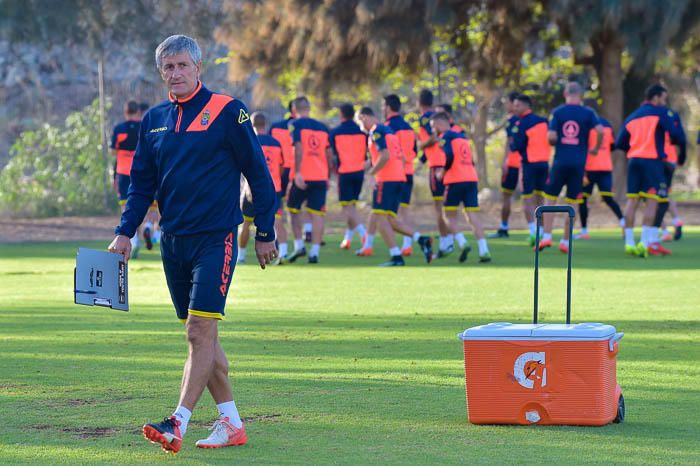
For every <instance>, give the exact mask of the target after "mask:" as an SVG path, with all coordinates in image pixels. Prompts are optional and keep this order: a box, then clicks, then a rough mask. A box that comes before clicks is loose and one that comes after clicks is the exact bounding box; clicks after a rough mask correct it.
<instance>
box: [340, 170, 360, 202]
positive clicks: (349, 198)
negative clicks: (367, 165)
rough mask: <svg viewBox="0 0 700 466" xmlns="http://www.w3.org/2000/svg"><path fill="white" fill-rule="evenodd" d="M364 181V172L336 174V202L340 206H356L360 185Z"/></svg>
mask: <svg viewBox="0 0 700 466" xmlns="http://www.w3.org/2000/svg"><path fill="white" fill-rule="evenodd" d="M364 181H365V172H364V170H360V171H357V172H350V173H339V174H338V201H339V202H340V205H349V204H357V201H358V200H360V193H361V192H362V183H363V182H364Z"/></svg>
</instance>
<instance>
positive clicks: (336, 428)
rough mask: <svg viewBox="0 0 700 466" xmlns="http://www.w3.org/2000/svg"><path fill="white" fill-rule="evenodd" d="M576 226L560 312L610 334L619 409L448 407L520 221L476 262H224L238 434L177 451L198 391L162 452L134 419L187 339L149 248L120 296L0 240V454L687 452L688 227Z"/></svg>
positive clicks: (327, 258)
mask: <svg viewBox="0 0 700 466" xmlns="http://www.w3.org/2000/svg"><path fill="white" fill-rule="evenodd" d="M594 236H595V238H594V239H593V240H591V241H588V242H585V243H584V242H577V243H575V245H574V273H573V280H574V287H573V303H574V304H573V319H574V321H577V322H581V321H593V322H605V323H609V324H612V325H614V326H616V327H617V329H618V330H619V331H624V332H625V334H626V336H625V338H624V339H623V340H622V342H621V351H620V354H619V356H618V382H619V383H620V385H621V386H622V390H623V392H624V395H625V399H626V401H627V419H626V422H625V423H624V424H619V425H609V426H605V427H599V428H583V427H511V426H474V425H470V424H468V423H467V419H466V408H465V396H464V395H465V394H464V374H463V355H462V346H461V342H460V341H459V340H458V339H457V336H456V335H457V333H458V332H461V331H462V330H464V329H465V328H468V327H471V326H474V325H478V324H483V323H487V322H494V321H511V322H521V323H527V322H528V321H529V320H530V319H531V312H532V278H533V277H532V262H533V255H532V252H531V251H530V250H529V249H528V248H526V247H524V246H523V244H524V243H523V242H524V235H523V234H520V235H515V236H514V237H513V238H511V239H510V240H500V241H499V240H494V241H492V242H491V249H492V254H493V257H494V262H493V263H491V264H487V265H480V264H477V263H475V262H473V259H470V262H469V263H467V264H465V265H462V266H458V264H457V259H456V257H455V256H453V257H450V258H448V259H445V260H443V261H441V262H439V263H435V264H433V265H431V266H426V265H425V264H423V263H422V262H421V261H420V259H419V258H418V257H414V258H411V259H410V260H409V261H408V266H407V267H405V268H403V269H381V268H378V267H376V266H375V265H376V264H377V263H378V262H380V261H381V260H383V259H384V257H385V256H384V255H385V253H386V251H385V250H384V249H382V248H379V251H378V256H376V257H374V258H363V259H359V258H355V257H353V256H352V254H351V253H347V252H341V251H339V250H337V249H336V239H337V238H332V240H331V241H330V244H329V246H327V247H325V248H324V249H323V250H322V254H321V261H322V263H321V264H319V265H318V266H310V265H307V264H305V263H304V264H301V265H297V266H293V265H288V266H282V267H273V268H270V269H268V270H266V271H264V272H263V271H261V270H260V269H259V268H258V267H256V266H253V265H246V266H241V267H239V268H237V270H236V273H235V279H234V282H233V286H232V288H231V293H230V295H229V302H228V313H227V318H226V321H225V322H224V323H223V324H222V325H221V330H220V333H221V337H222V342H223V346H224V348H225V349H226V351H227V353H228V355H229V358H230V359H231V363H232V380H233V385H234V395H235V398H236V401H237V403H238V406H239V408H240V410H241V414H242V415H243V417H244V418H245V419H247V431H248V435H249V438H250V442H249V443H248V445H246V446H244V447H238V448H235V449H232V448H229V449H224V450H198V449H196V448H194V441H195V440H197V439H199V438H203V437H205V436H206V435H207V430H206V427H207V426H208V425H209V424H210V423H211V421H212V420H213V419H214V416H215V415H216V412H215V407H214V403H213V402H212V400H211V398H210V397H209V395H208V394H205V395H204V397H203V399H202V401H201V402H200V405H199V406H198V408H197V410H196V411H195V413H194V416H193V419H192V421H191V424H190V429H189V430H188V433H187V436H186V437H185V444H184V446H183V449H182V451H181V452H180V453H179V454H178V455H177V457H175V458H173V457H171V456H167V455H165V454H164V453H163V452H161V451H160V449H159V448H157V447H156V446H154V445H151V444H149V443H147V442H146V441H145V440H144V439H143V438H142V436H141V433H140V428H141V425H142V424H144V423H145V422H150V421H153V420H159V419H160V418H162V417H163V416H165V415H169V414H170V413H171V412H172V409H173V408H174V406H175V404H176V402H177V398H178V390H179V384H180V377H181V370H182V365H183V361H184V358H185V355H186V346H185V340H184V334H183V327H182V325H181V324H180V323H179V321H178V320H177V319H176V318H175V316H174V311H173V310H172V305H171V303H170V299H169V295H168V291H167V288H166V286H165V280H164V277H163V273H162V269H161V265H160V259H159V257H158V255H157V254H156V253H149V254H147V255H145V256H142V259H140V260H138V261H135V262H133V263H131V265H130V271H129V273H130V279H131V280H130V287H131V288H130V301H131V311H130V312H129V313H121V312H117V311H109V310H104V309H100V308H88V307H79V306H75V305H73V298H72V291H71V290H72V280H73V277H72V273H73V265H74V260H75V252H76V250H77V247H78V246H79V244H78V243H60V244H22V245H0V356H1V357H0V464H18V463H40V464H154V463H156V462H158V463H161V462H162V463H166V462H168V463H175V462H177V463H178V464H206V463H212V464H250V463H256V464H290V463H294V464H323V465H325V464H369V463H373V464H474V463H477V464H526V463H529V464H584V463H585V464H664V465H667V464H699V463H700V447H699V445H700V444H699V443H698V439H699V438H700V415H699V413H700V387H699V385H698V382H700V366H699V365H698V361H700V333H699V330H700V309H699V307H700V305H699V304H698V303H699V301H698V278H700V275H699V274H698V265H699V264H700V260H699V259H700V254H699V251H700V230H699V229H697V228H696V229H694V230H693V229H689V231H688V234H687V235H686V238H684V240H683V241H681V242H678V243H675V244H672V245H671V247H672V248H673V251H674V254H673V256H671V257H665V258H650V259H647V260H642V259H636V258H632V257H626V256H624V255H623V254H622V240H621V239H620V238H619V231H617V230H615V231H614V232H613V231H612V230H610V231H607V232H595V235H594ZM380 243H381V242H380ZM106 244H107V242H105V243H87V244H80V246H89V247H95V248H103V247H106ZM249 257H250V255H249ZM542 264H543V270H542V274H541V283H543V286H542V290H541V312H542V313H541V317H542V320H544V321H548V322H559V321H561V320H562V319H563V315H564V283H565V282H564V279H565V273H564V268H563V267H564V266H565V256H564V255H562V254H560V253H559V252H558V251H547V252H546V253H545V254H544V256H543V258H542Z"/></svg>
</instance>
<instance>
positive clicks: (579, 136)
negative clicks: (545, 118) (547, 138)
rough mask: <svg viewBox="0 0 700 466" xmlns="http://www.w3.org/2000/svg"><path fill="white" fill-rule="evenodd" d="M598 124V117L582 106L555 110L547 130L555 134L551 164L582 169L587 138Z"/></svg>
mask: <svg viewBox="0 0 700 466" xmlns="http://www.w3.org/2000/svg"><path fill="white" fill-rule="evenodd" d="M598 124H599V122H598V115H597V114H596V113H595V112H594V111H593V110H591V109H590V108H588V107H586V106H584V105H575V104H564V105H560V106H559V107H557V108H555V109H554V111H553V112H552V115H551V117H550V119H549V130H550V131H556V133H557V143H556V145H555V146H554V148H555V151H554V162H553V164H555V165H568V166H580V167H584V166H585V165H586V159H587V158H588V136H589V134H590V132H591V130H592V129H594V128H595V127H596V126H598Z"/></svg>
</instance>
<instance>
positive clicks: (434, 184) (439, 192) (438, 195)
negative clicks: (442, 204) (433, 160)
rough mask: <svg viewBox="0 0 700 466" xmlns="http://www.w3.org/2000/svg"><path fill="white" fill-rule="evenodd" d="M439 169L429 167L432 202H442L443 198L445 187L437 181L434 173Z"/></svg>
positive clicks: (440, 181)
mask: <svg viewBox="0 0 700 466" xmlns="http://www.w3.org/2000/svg"><path fill="white" fill-rule="evenodd" d="M438 168H441V167H430V175H429V176H430V192H431V193H432V195H433V200H434V201H442V200H443V199H444V198H445V185H444V184H443V183H442V180H438V179H437V176H435V171H436V170H437V169H438Z"/></svg>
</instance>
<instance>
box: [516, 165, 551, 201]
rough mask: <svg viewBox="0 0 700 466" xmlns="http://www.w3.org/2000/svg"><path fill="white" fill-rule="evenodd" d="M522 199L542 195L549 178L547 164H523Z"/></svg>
mask: <svg viewBox="0 0 700 466" xmlns="http://www.w3.org/2000/svg"><path fill="white" fill-rule="evenodd" d="M522 169H523V191H522V195H523V199H527V198H528V197H532V195H533V194H539V195H540V196H541V195H542V194H544V188H545V187H546V186H547V176H549V164H548V163H547V162H536V163H523V166H522Z"/></svg>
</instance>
